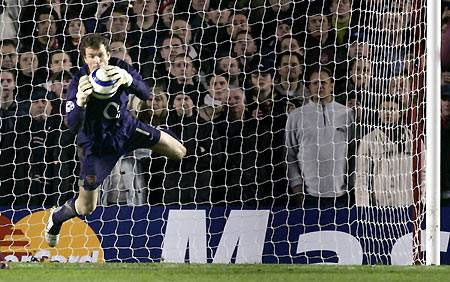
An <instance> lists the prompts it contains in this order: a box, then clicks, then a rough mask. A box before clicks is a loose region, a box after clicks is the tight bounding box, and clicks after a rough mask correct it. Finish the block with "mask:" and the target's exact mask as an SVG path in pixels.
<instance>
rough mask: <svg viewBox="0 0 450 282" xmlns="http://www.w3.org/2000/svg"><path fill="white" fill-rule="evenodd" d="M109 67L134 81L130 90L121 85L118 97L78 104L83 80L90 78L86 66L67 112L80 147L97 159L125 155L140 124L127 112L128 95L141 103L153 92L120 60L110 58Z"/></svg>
mask: <svg viewBox="0 0 450 282" xmlns="http://www.w3.org/2000/svg"><path fill="white" fill-rule="evenodd" d="M109 65H113V66H118V67H120V68H122V69H125V70H127V71H128V73H129V74H131V76H132V77H133V83H132V84H131V86H130V87H126V86H125V85H122V86H121V87H120V88H119V89H118V91H117V92H116V94H115V95H114V96H113V97H111V98H108V99H104V100H103V99H97V98H95V97H94V96H93V95H91V96H90V98H89V102H88V103H87V105H86V107H80V106H78V105H77V103H76V100H77V98H76V94H77V92H78V82H79V80H80V77H82V76H84V75H89V73H90V72H89V67H88V65H87V64H85V65H84V66H83V67H82V68H81V69H80V70H79V71H78V72H77V73H75V75H74V77H73V78H72V81H71V82H70V84H69V87H68V89H67V103H66V112H67V118H68V125H69V128H70V129H71V130H72V131H74V132H75V133H77V134H78V137H77V144H78V145H79V146H81V147H83V148H84V149H85V150H88V151H90V153H91V154H94V155H98V156H99V155H102V154H108V153H123V152H124V151H125V149H126V148H123V145H124V144H125V142H126V141H127V140H128V139H129V138H130V137H131V135H132V134H133V133H134V132H135V130H136V125H137V121H136V120H135V119H134V118H133V117H132V116H131V114H130V112H129V111H128V109H127V103H128V95H129V94H130V93H132V94H135V95H136V96H137V97H139V98H140V99H142V100H148V99H149V97H150V88H149V87H148V85H147V83H146V82H145V81H144V80H143V79H142V76H141V75H140V74H139V73H138V72H137V71H136V70H135V69H134V68H133V67H132V66H130V65H129V64H128V63H126V62H125V61H123V60H120V59H118V58H111V59H110V60H109Z"/></svg>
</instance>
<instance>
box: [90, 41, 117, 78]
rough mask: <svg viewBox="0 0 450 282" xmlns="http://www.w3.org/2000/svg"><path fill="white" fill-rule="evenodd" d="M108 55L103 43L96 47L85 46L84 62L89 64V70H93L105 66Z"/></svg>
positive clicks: (109, 55)
mask: <svg viewBox="0 0 450 282" xmlns="http://www.w3.org/2000/svg"><path fill="white" fill-rule="evenodd" d="M110 57H111V54H110V53H109V52H108V51H107V50H106V47H105V45H103V44H101V45H100V48H98V49H93V48H91V47H87V48H86V50H85V54H84V62H85V63H86V64H87V65H88V66H89V71H90V72H93V71H94V70H96V69H98V68H102V67H106V66H107V65H108V61H109V58H110Z"/></svg>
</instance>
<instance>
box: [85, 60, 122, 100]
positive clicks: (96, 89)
mask: <svg viewBox="0 0 450 282" xmlns="http://www.w3.org/2000/svg"><path fill="white" fill-rule="evenodd" d="M89 81H90V82H91V84H92V88H93V93H92V95H93V96H94V97H95V98H97V99H102V100H103V99H108V98H111V97H112V96H114V94H116V92H117V89H119V87H120V85H115V84H116V82H117V80H110V78H109V77H108V74H107V73H106V70H105V69H103V68H98V69H96V70H94V71H93V72H91V74H90V75H89Z"/></svg>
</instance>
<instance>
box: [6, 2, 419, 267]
mask: <svg viewBox="0 0 450 282" xmlns="http://www.w3.org/2000/svg"><path fill="white" fill-rule="evenodd" d="M47 2H48V1H30V2H28V1H18V2H17V1H16V2H14V1H5V2H4V4H3V10H2V11H1V14H0V15H1V17H0V36H1V37H2V39H3V41H1V42H2V43H1V46H0V47H1V50H0V51H1V55H2V57H1V60H0V63H1V83H2V88H1V90H0V91H1V93H2V95H1V100H0V102H1V110H0V113H1V137H0V138H1V139H0V140H1V148H0V204H1V206H2V207H1V211H0V212H1V215H0V234H1V237H0V239H1V241H2V244H1V247H0V251H1V252H2V253H4V254H5V256H6V257H7V259H8V260H10V261H22V262H28V261H42V260H44V261H45V260H50V261H60V262H103V261H106V262H118V261H121V262H149V261H151V262H199V263H207V262H208V263H210V262H215V263H217V262H219V263H220V262H221V263H243V262H250V263H339V264H412V263H423V262H424V259H423V256H422V251H423V245H422V239H421V238H424V231H423V230H422V229H423V223H424V222H423V221H424V208H423V204H424V197H425V193H424V192H425V191H424V179H425V178H424V173H425V169H424V168H425V164H424V160H425V157H424V153H425V149H424V148H425V146H424V145H425V144H424V133H423V125H424V120H425V117H424V99H425V97H424V87H425V85H424V77H425V71H424V68H425V65H424V58H425V46H424V41H425V16H424V11H425V7H426V5H427V2H426V1H421V0H411V1H399V0H395V1H384V0H364V1H357V0H353V1H352V0H330V1H326V0H316V1H312V0H311V1H285V0H267V1H263V0H261V1H225V0H191V1H173V0H160V1H157V0H148V1H143V0H136V1H104V0H102V1H67V2H66V1H50V2H51V4H48V3H47ZM89 33H100V34H103V35H105V36H106V37H108V38H109V39H110V47H111V48H110V51H109V52H110V55H111V57H116V58H120V59H122V60H124V61H126V62H127V63H129V64H130V65H132V66H133V67H134V68H135V69H136V70H137V71H138V72H139V73H140V74H141V76H142V79H143V80H144V81H145V82H146V83H148V84H149V86H150V88H151V93H150V100H148V101H142V100H141V99H139V97H137V96H136V95H135V93H133V91H132V90H130V91H129V92H130V93H129V101H128V102H127V103H128V109H129V111H130V113H131V115H132V117H133V118H136V119H139V120H140V121H142V122H144V123H147V124H150V125H152V126H155V127H156V126H160V127H162V128H166V129H169V130H171V131H172V132H173V133H175V134H176V135H177V136H178V137H179V138H180V140H181V141H182V142H183V144H184V146H185V147H186V149H187V155H186V157H185V158H183V159H182V160H181V161H174V160H168V159H167V158H165V157H163V156H160V155H158V154H156V153H155V152H152V151H151V150H150V149H144V148H142V149H138V150H136V151H133V152H132V153H129V154H127V155H124V156H123V157H122V158H121V159H120V160H119V162H118V163H117V164H116V166H115V167H114V169H113V170H112V171H111V174H110V176H109V177H107V178H106V179H105V181H104V182H103V184H102V185H101V186H100V187H99V197H98V207H97V209H96V210H95V212H94V213H93V214H92V215H90V216H87V217H86V218H83V219H78V218H76V219H73V220H71V221H69V222H66V223H65V224H64V226H63V229H62V231H61V242H60V244H59V245H58V246H57V247H56V248H50V247H49V246H48V245H47V244H46V243H45V241H44V239H43V230H44V225H45V223H46V221H47V218H48V215H49V212H48V208H50V207H51V206H54V205H63V204H64V203H65V201H66V200H68V199H70V198H72V197H74V196H76V194H77V191H78V189H79V187H78V183H79V182H78V180H79V179H78V178H79V173H80V164H79V154H80V153H81V152H80V150H79V148H78V149H77V145H76V140H77V139H76V133H75V132H71V131H70V130H69V129H68V126H67V117H66V102H65V98H66V97H65V95H66V91H67V86H68V84H69V82H70V81H71V79H72V76H73V75H74V74H75V73H76V72H77V71H78V70H79V69H80V68H82V67H83V65H84V62H83V57H82V55H83V54H81V53H80V51H79V44H80V40H81V38H82V37H83V36H84V35H85V34H89ZM95 101H96V100H95V99H92V101H90V103H95ZM97 101H98V100H97ZM121 102H122V103H124V102H125V101H121ZM88 109H89V107H88ZM103 113H104V115H103V116H102V117H99V118H100V119H111V118H114V117H112V116H111V114H110V113H109V112H108V111H106V110H105V111H104V112H103ZM118 120H119V119H118ZM119 131H120V123H119V122H118V123H117V132H119ZM105 146H106V145H105Z"/></svg>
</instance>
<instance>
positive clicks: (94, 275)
mask: <svg viewBox="0 0 450 282" xmlns="http://www.w3.org/2000/svg"><path fill="white" fill-rule="evenodd" d="M449 277H450V266H382V265H379V266H337V265H292V264H291V265H288V264H282V265H275V264H171V263H132V264H131V263H120V264H119V263H103V264H97V263H93V264H72V263H61V264H59V263H12V264H11V269H9V270H0V281H15V282H19V281H64V282H68V281H77V282H80V281H83V282H84V281H195V282H199V281H214V282H216V281H227V282H229V281H246V282H248V281H260V282H261V281H308V282H309V281H327V282H328V281H363V282H368V281H384V282H390V281H421V282H422V281H433V282H434V281H448V279H450V278H449Z"/></svg>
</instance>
